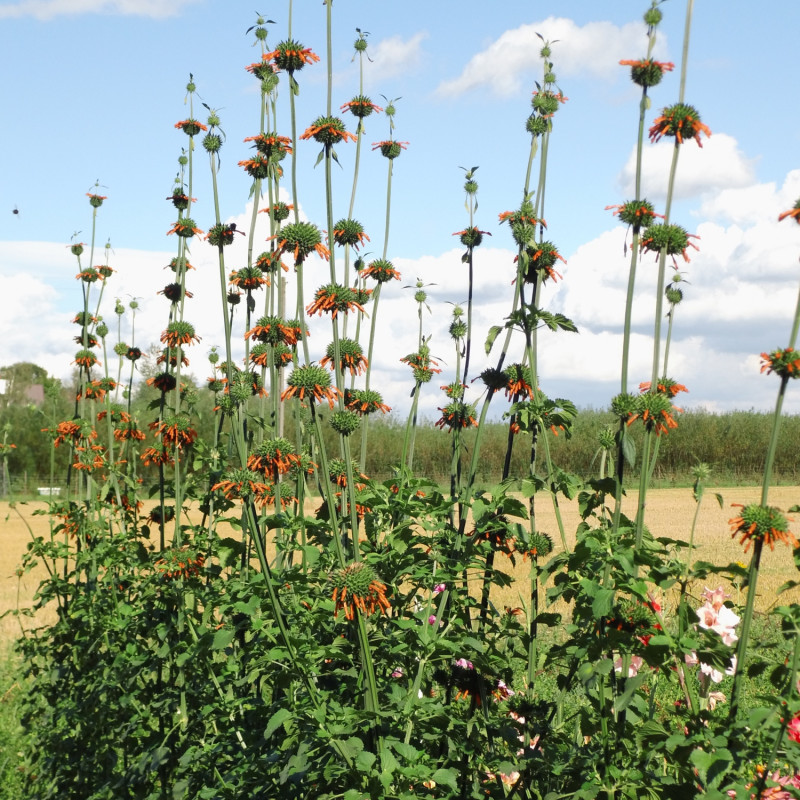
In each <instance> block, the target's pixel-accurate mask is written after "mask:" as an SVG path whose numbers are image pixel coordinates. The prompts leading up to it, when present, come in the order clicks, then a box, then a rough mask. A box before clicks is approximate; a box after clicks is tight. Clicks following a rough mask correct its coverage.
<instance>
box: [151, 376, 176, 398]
mask: <svg viewBox="0 0 800 800" xmlns="http://www.w3.org/2000/svg"><path fill="white" fill-rule="evenodd" d="M147 385H148V386H152V387H153V388H155V389H158V391H159V392H161V393H162V394H166V393H167V392H171V391H172V390H173V389H174V388H175V386H176V385H177V381H176V380H175V376H174V375H173V374H172V373H170V372H159V373H158V375H153V377H152V378H148V379H147Z"/></svg>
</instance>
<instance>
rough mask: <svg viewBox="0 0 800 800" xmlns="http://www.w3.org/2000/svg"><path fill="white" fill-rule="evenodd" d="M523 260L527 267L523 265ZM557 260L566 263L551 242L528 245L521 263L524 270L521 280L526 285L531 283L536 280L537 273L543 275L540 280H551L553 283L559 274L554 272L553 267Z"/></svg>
mask: <svg viewBox="0 0 800 800" xmlns="http://www.w3.org/2000/svg"><path fill="white" fill-rule="evenodd" d="M525 260H527V265H525ZM559 260H560V261H563V262H564V263H565V264H566V263H567V262H566V259H565V258H564V257H563V256H562V255H561V254H560V253H559V252H558V248H557V247H556V246H555V245H554V244H553V243H552V242H539V243H538V244H532V245H529V246H528V247H527V248H525V259H524V260H523V261H522V266H524V268H525V271H524V273H523V280H525V281H526V282H527V283H533V282H534V281H535V280H536V275H537V273H544V274H543V277H542V280H547V279H548V278H551V279H552V280H553V281H557V280H558V279H559V278H560V277H561V274H560V273H559V272H556V271H555V269H553V267H554V266H555V263H556V261H559Z"/></svg>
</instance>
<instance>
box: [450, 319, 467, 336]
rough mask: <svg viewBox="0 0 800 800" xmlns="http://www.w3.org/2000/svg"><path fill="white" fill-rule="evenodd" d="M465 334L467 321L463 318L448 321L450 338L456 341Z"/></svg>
mask: <svg viewBox="0 0 800 800" xmlns="http://www.w3.org/2000/svg"><path fill="white" fill-rule="evenodd" d="M466 335H467V323H466V322H464V320H463V319H454V320H453V321H452V322H451V323H450V338H451V339H455V340H456V341H458V340H459V339H463V338H464V337H465V336H466Z"/></svg>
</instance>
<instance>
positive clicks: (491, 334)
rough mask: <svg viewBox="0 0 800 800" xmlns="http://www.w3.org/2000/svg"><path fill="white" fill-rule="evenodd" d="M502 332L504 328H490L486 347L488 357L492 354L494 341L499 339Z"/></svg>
mask: <svg viewBox="0 0 800 800" xmlns="http://www.w3.org/2000/svg"><path fill="white" fill-rule="evenodd" d="M501 330H503V328H502V327H501V326H500V325H492V327H491V328H489V333H488V334H487V336H486V344H485V345H484V348H485V349H486V355H487V356H488V355H489V353H491V351H492V345H493V344H494V340H495V339H496V338H497V334H499V333H500V331H501Z"/></svg>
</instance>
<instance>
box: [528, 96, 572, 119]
mask: <svg viewBox="0 0 800 800" xmlns="http://www.w3.org/2000/svg"><path fill="white" fill-rule="evenodd" d="M567 100H568V98H567V97H564V95H563V94H562V93H561V92H554V91H552V90H551V89H542V90H541V91H537V92H534V93H533V97H532V98H531V105H532V106H533V110H534V111H536V112H537V113H538V114H541V116H543V117H552V116H553V114H555V113H556V111H558V106H559V103H566V102H567Z"/></svg>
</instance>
